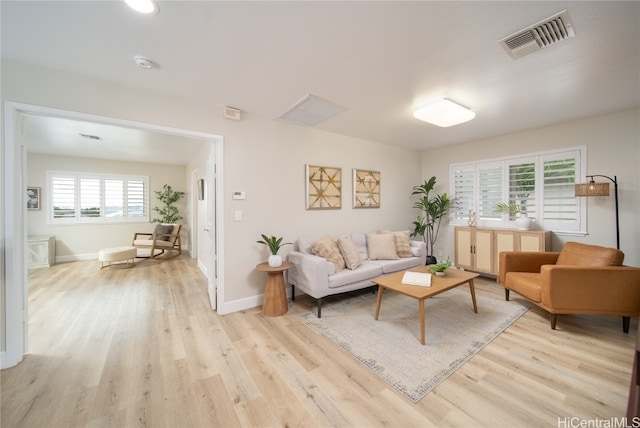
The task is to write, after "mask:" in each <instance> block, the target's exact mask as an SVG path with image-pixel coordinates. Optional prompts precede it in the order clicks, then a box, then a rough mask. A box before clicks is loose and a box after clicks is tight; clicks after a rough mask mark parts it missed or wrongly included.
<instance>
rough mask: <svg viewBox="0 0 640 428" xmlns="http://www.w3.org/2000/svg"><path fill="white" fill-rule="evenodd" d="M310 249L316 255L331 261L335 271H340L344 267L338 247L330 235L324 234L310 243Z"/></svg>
mask: <svg viewBox="0 0 640 428" xmlns="http://www.w3.org/2000/svg"><path fill="white" fill-rule="evenodd" d="M311 251H313V254H315V255H316V256H319V257H322V258H323V259H326V260H327V261H329V262H331V263H333V265H334V266H335V267H336V272H340V271H341V270H342V269H344V267H345V263H344V259H343V258H342V255H341V254H340V250H339V249H338V244H337V243H336V240H335V239H334V238H332V237H331V236H325V237H323V238H320V239H319V240H317V241H314V242H312V243H311Z"/></svg>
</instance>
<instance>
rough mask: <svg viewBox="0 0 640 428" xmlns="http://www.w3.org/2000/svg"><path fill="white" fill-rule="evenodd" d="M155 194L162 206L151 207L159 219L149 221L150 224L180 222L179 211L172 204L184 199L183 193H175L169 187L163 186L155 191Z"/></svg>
mask: <svg viewBox="0 0 640 428" xmlns="http://www.w3.org/2000/svg"><path fill="white" fill-rule="evenodd" d="M155 194H156V198H157V199H158V200H159V201H160V202H161V203H162V206H160V207H153V210H154V211H155V212H157V213H158V215H159V218H154V219H153V220H151V222H152V223H168V224H173V223H177V222H179V221H180V220H182V216H181V215H180V210H179V209H178V207H176V206H175V205H174V204H175V203H176V202H178V201H179V200H180V199H182V198H183V197H184V195H185V193H184V192H178V191H175V190H173V189H172V188H171V186H170V185H168V184H165V185H164V186H163V187H162V190H156V191H155Z"/></svg>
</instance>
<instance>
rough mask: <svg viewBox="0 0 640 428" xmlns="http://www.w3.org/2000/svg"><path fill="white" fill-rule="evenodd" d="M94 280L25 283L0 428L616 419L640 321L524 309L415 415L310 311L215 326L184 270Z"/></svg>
mask: <svg viewBox="0 0 640 428" xmlns="http://www.w3.org/2000/svg"><path fill="white" fill-rule="evenodd" d="M99 266H100V265H99V262H97V261H82V262H73V263H64V264H58V265H55V266H52V267H51V268H45V269H34V270H31V271H30V273H29V277H30V287H29V305H30V307H29V309H30V314H29V328H30V339H29V340H30V352H29V354H28V355H26V357H25V359H24V361H23V362H22V363H20V364H19V365H17V366H16V367H13V368H10V369H7V370H3V371H2V372H0V375H1V387H2V390H1V392H2V409H1V418H2V419H1V424H2V427H80V426H89V427H93V426H96V427H144V426H147V427H240V426H242V427H316V426H317V427H320V426H337V427H382V426H384V427H392V426H398V427H411V426H414V427H558V426H570V425H569V422H567V421H568V419H565V418H573V417H575V418H579V419H580V420H604V419H608V420H610V419H611V418H615V417H621V416H624V414H625V410H626V402H627V396H628V390H629V382H630V377H631V365H632V360H633V353H634V351H633V350H634V346H635V337H636V329H637V322H638V320H637V319H632V323H631V332H630V333H629V334H628V335H627V334H624V333H622V328H621V320H620V319H619V318H618V317H588V316H561V317H559V320H558V330H556V331H553V330H551V329H550V328H549V322H548V318H547V315H546V314H545V313H544V312H543V311H541V310H539V309H536V308H532V309H531V310H530V311H528V312H527V313H526V314H525V315H524V316H523V317H521V318H520V319H519V320H518V321H517V322H516V323H515V324H514V325H512V326H511V327H509V328H508V329H507V330H506V331H505V332H504V333H503V334H501V335H500V336H499V337H498V338H496V339H495V340H494V341H493V342H492V343H490V344H489V345H488V346H487V347H485V348H484V349H483V350H482V351H481V352H480V353H479V354H478V355H476V356H475V357H473V358H472V359H471V360H470V361H469V362H467V363H466V364H465V365H464V366H463V367H462V368H460V369H459V370H458V371H456V372H455V373H454V374H453V375H451V376H450V377H449V378H448V379H447V380H446V381H444V382H443V383H442V384H440V385H439V386H438V387H436V389H435V390H434V391H432V392H431V393H430V394H428V395H427V396H426V397H425V398H424V399H423V400H422V401H420V402H419V403H418V404H413V403H411V402H410V401H408V400H407V399H406V398H404V397H403V396H401V395H400V394H398V393H397V392H396V391H395V390H394V389H393V388H391V387H390V386H388V385H387V384H386V383H385V382H383V381H382V380H380V379H379V378H377V377H376V376H375V375H374V374H372V373H371V372H370V371H369V370H368V369H367V368H365V367H364V366H363V365H361V364H360V363H359V362H358V361H356V360H355V359H353V358H352V357H351V356H349V355H348V354H346V353H345V352H344V351H342V350H341V349H340V348H339V347H337V346H335V345H334V344H333V343H332V342H330V341H329V340H328V339H326V338H325V337H323V336H322V335H319V334H317V333H315V332H314V331H313V330H311V329H310V328H309V327H306V326H305V325H304V324H303V323H302V322H301V321H300V320H299V319H298V318H297V317H296V316H295V314H296V313H299V312H303V311H309V310H313V309H314V307H315V301H314V300H312V299H310V298H308V297H300V298H298V299H296V301H295V302H293V303H291V302H290V305H289V313H288V314H286V315H284V316H281V317H277V318H267V317H264V316H263V315H262V314H261V308H254V309H250V310H246V311H241V312H237V313H233V314H229V315H225V316H219V315H217V314H216V313H214V312H212V311H211V310H210V308H209V303H208V297H207V291H206V281H205V279H204V277H203V276H202V274H201V273H200V272H199V271H198V270H197V268H196V265H195V262H194V261H193V260H191V259H190V258H188V257H186V256H185V255H182V256H180V257H177V258H174V259H172V260H168V261H164V262H158V261H150V260H145V261H139V262H138V264H137V265H136V266H135V267H134V268H131V269H123V268H120V267H117V266H116V267H111V268H106V269H102V270H101V269H99ZM476 284H477V285H476V290H477V292H478V294H491V295H495V296H497V297H499V298H503V291H502V288H501V287H500V286H498V285H496V283H495V282H494V281H492V280H487V279H479V280H477V282H476ZM226 287H227V289H228V290H229V289H233V287H234V284H229V283H227V284H226ZM512 295H513V294H512ZM341 298H344V296H343V297H341ZM331 300H332V299H327V302H326V303H325V304H331ZM513 300H520V299H519V297H518V296H517V295H514V296H513ZM520 301H521V300H520ZM372 316H373V315H372ZM559 418H560V420H562V421H565V424H564V425H559ZM574 421H575V420H574Z"/></svg>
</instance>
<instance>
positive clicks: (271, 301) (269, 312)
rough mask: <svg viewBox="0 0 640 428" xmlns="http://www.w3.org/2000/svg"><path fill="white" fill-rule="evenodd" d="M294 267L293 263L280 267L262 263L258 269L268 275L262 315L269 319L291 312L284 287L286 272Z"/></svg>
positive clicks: (285, 263)
mask: <svg viewBox="0 0 640 428" xmlns="http://www.w3.org/2000/svg"><path fill="white" fill-rule="evenodd" d="M292 267H293V263H291V262H286V261H285V262H282V265H280V266H278V267H271V266H269V263H267V262H265V263H260V264H259V265H257V266H256V269H257V270H259V271H261V272H266V273H267V281H266V283H265V287H264V304H263V305H262V313H263V314H264V315H265V316H267V317H278V316H280V315H284V314H286V313H287V311H288V310H289V307H288V305H287V292H286V290H285V285H284V272H285V271H286V270H288V269H291V268H292Z"/></svg>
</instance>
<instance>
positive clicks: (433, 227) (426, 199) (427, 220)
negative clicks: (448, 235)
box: [411, 176, 452, 264]
mask: <svg viewBox="0 0 640 428" xmlns="http://www.w3.org/2000/svg"><path fill="white" fill-rule="evenodd" d="M435 185H436V177H435V176H433V177H431V178H430V179H429V180H425V182H424V183H423V184H421V185H419V186H414V187H413V193H411V194H412V195H419V196H420V199H419V200H418V201H417V202H416V203H415V204H414V206H413V207H414V208H417V209H419V210H420V215H419V216H418V219H417V221H414V222H413V225H414V230H413V233H412V234H411V236H422V239H423V240H424V242H425V243H426V244H427V264H435V263H437V262H438V261H437V260H436V258H435V256H434V254H433V248H434V246H435V243H436V240H437V239H438V233H439V232H440V222H441V220H442V218H443V217H444V216H445V215H446V214H447V213H448V212H449V208H450V206H451V202H452V200H451V199H450V198H449V196H448V195H447V194H446V193H442V194H435V195H433V196H432V195H431V192H432V191H433V188H434V187H435Z"/></svg>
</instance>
